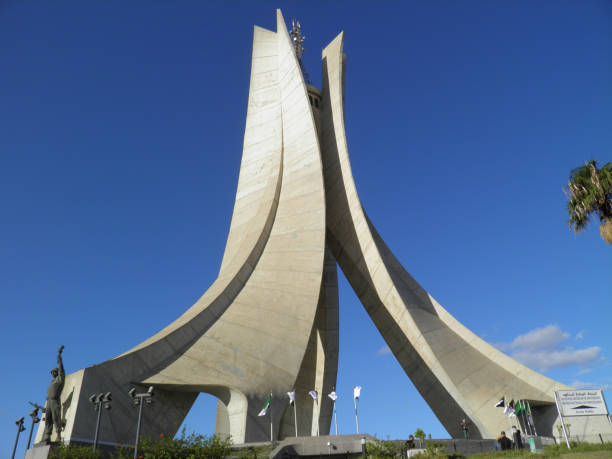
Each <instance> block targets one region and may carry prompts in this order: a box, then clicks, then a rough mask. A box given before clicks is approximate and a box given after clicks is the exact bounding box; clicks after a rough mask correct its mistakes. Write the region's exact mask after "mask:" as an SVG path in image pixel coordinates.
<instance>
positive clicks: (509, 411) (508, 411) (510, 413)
mask: <svg viewBox="0 0 612 459" xmlns="http://www.w3.org/2000/svg"><path fill="white" fill-rule="evenodd" d="M504 414H505V415H506V416H508V417H509V418H511V417H512V416H514V399H512V400H511V401H510V403H508V406H506V408H505V409H504Z"/></svg>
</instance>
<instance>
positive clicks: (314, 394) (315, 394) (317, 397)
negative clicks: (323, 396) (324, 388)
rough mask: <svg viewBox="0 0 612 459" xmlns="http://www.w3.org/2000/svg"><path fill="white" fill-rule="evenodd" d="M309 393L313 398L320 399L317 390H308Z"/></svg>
mask: <svg viewBox="0 0 612 459" xmlns="http://www.w3.org/2000/svg"><path fill="white" fill-rule="evenodd" d="M308 395H310V396H311V397H312V399H313V400H318V399H319V393H318V392H317V391H316V390H311V391H310V392H308Z"/></svg>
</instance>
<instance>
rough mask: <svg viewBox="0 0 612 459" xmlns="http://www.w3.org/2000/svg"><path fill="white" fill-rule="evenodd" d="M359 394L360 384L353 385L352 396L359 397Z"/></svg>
mask: <svg viewBox="0 0 612 459" xmlns="http://www.w3.org/2000/svg"><path fill="white" fill-rule="evenodd" d="M360 395H361V386H355V387H353V398H359V396H360Z"/></svg>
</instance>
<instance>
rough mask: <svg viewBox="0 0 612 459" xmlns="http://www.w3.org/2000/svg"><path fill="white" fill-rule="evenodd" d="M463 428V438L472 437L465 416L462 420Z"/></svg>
mask: <svg viewBox="0 0 612 459" xmlns="http://www.w3.org/2000/svg"><path fill="white" fill-rule="evenodd" d="M460 425H461V429H462V430H463V438H470V432H469V431H468V423H467V420H466V419H465V418H463V420H462V421H461V424H460Z"/></svg>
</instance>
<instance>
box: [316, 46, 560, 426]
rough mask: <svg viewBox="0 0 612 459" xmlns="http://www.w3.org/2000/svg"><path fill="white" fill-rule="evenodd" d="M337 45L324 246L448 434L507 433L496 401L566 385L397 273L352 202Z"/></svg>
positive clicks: (324, 115)
mask: <svg viewBox="0 0 612 459" xmlns="http://www.w3.org/2000/svg"><path fill="white" fill-rule="evenodd" d="M342 46H343V34H340V35H339V36H338V37H336V38H335V39H334V40H333V41H332V42H331V43H330V44H329V45H328V46H327V47H326V48H325V50H324V51H323V101H322V110H321V125H322V134H321V145H322V146H321V149H322V154H323V162H324V167H323V170H324V174H325V187H326V196H327V219H328V220H327V229H328V244H329V246H330V248H331V250H332V252H333V254H334V256H335V257H336V259H337V261H338V263H339V265H340V267H341V268H342V270H343V271H344V274H345V275H346V277H347V279H348V280H349V282H350V284H351V286H352V287H353V289H354V290H355V292H356V293H357V295H358V296H359V299H360V300H361V302H362V304H363V305H364V307H365V308H366V310H367V312H368V314H369V315H370V317H371V318H372V320H373V322H374V323H375V325H376V327H377V328H378V330H379V331H380V333H381V334H382V336H383V337H384V339H385V341H386V342H387V344H388V345H389V347H390V348H391V351H392V352H393V354H394V356H395V358H396V359H397V360H398V361H399V363H400V364H401V365H402V367H403V369H404V371H405V372H406V374H407V375H408V376H409V377H410V379H411V380H412V382H413V383H414V385H415V386H416V388H417V389H418V390H419V392H420V393H421V395H422V396H423V397H424V398H425V400H426V401H427V403H428V404H429V406H430V407H431V408H432V410H433V411H434V413H435V414H436V416H437V417H438V419H440V421H441V422H442V424H443V425H444V427H445V428H446V429H447V430H448V432H449V433H450V434H451V435H453V436H454V437H460V436H461V429H460V426H459V421H460V420H461V419H462V418H466V419H468V421H469V422H470V425H471V427H472V428H471V433H472V437H473V438H478V437H484V438H494V437H495V436H496V434H497V433H498V432H499V431H500V430H502V429H504V428H507V421H506V420H505V416H503V415H502V414H501V412H500V410H499V409H497V408H495V407H494V405H495V402H496V401H497V400H499V397H501V396H502V395H505V396H506V397H514V398H516V399H518V398H521V399H526V400H530V401H533V402H536V403H541V404H544V405H550V404H551V403H552V401H553V399H552V393H553V390H558V389H563V388H566V387H565V386H563V385H562V384H560V383H557V382H555V381H553V380H551V379H549V378H547V377H545V376H542V375H540V374H538V373H536V372H534V371H532V370H530V369H528V368H527V367H525V366H524V365H521V364H520V363H518V362H516V361H514V360H513V359H511V358H510V357H508V356H506V355H504V354H502V353H501V352H499V351H498V350H496V349H495V348H493V347H492V346H490V345H488V344H487V343H485V342H484V341H482V340H481V339H480V338H478V337H477V336H475V335H474V334H473V333H471V332H470V331H469V330H468V329H467V328H465V327H464V326H462V325H461V324H460V323H459V322H457V320H455V319H454V318H453V317H452V316H451V315H450V314H449V313H448V312H447V311H446V310H445V309H444V308H442V306H440V305H439V304H438V303H437V302H436V301H435V300H434V299H433V298H432V297H431V296H430V295H429V294H428V293H427V292H426V291H425V290H424V289H423V288H422V287H421V286H420V285H419V284H418V283H417V282H416V281H415V280H414V279H413V278H412V277H411V276H410V275H409V274H408V273H407V272H406V270H404V268H403V267H402V265H401V264H400V263H399V262H398V261H397V259H396V258H395V257H394V256H393V254H392V253H391V251H390V250H389V248H388V247H387V246H386V244H385V243H384V241H383V240H382V238H381V237H380V236H379V235H378V233H377V232H376V230H375V228H374V226H373V225H372V224H371V222H370V221H369V219H368V217H367V215H366V214H365V212H364V211H363V208H362V205H361V202H360V201H359V197H358V195H357V190H356V187H355V183H354V180H353V176H352V172H351V166H350V161H349V156H348V148H347V142H346V134H345V129H344V104H343V99H344V55H343V54H342ZM534 411H535V410H534ZM550 429H552V425H551V426H549V430H550ZM538 430H539V428H538Z"/></svg>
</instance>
